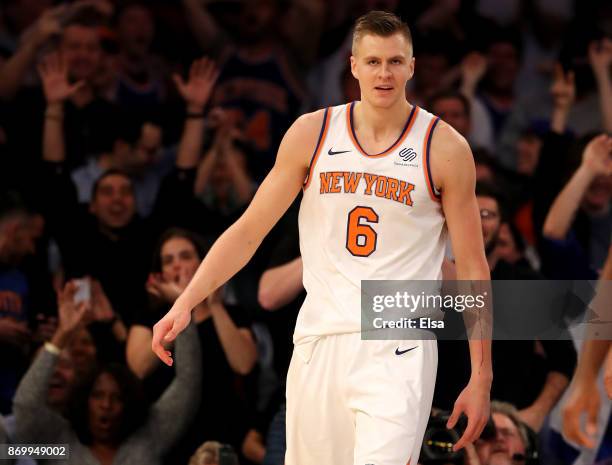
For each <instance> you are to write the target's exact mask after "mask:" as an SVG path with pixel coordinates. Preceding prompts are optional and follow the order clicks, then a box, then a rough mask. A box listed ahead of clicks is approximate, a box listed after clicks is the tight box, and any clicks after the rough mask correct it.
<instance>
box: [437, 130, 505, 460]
mask: <svg viewBox="0 0 612 465" xmlns="http://www.w3.org/2000/svg"><path fill="white" fill-rule="evenodd" d="M430 161H431V166H432V176H433V181H434V183H435V184H436V186H437V187H438V188H439V189H440V190H441V192H442V199H441V201H442V208H443V210H444V215H445V217H446V223H447V226H448V230H449V233H450V237H451V242H452V246H453V253H454V255H455V261H456V272H457V279H458V280H460V281H462V282H465V281H471V282H472V285H471V286H469V289H466V291H467V292H478V293H481V292H483V290H484V289H483V286H484V287H487V283H489V281H490V278H491V276H490V272H489V266H488V264H487V260H486V257H485V253H484V250H485V249H484V244H483V239H482V229H481V225H480V213H479V210H478V204H477V202H476V194H475V187H476V170H475V167H474V158H473V156H472V152H471V150H470V147H469V146H468V144H467V142H466V140H465V139H464V138H463V137H462V136H461V135H459V134H458V133H457V132H456V131H455V130H454V129H453V128H451V127H450V126H449V125H447V124H445V123H444V122H443V121H440V122H439V123H438V126H437V128H436V129H435V131H434V135H433V138H432V142H431V160H430ZM461 287H465V286H460V288H461ZM488 295H489V296H490V292H489V294H488ZM464 319H465V320H466V324H467V325H468V326H469V328H468V332H469V333H470V334H469V336H470V338H469V339H470V340H469V347H470V359H471V367H472V374H471V377H470V381H469V383H468V385H467V387H466V388H465V389H464V390H463V392H462V393H461V394H460V395H459V398H458V399H457V401H456V402H455V408H454V410H453V413H452V415H451V418H450V419H449V427H452V426H454V424H455V422H456V421H457V419H458V418H459V415H460V414H461V413H462V412H465V414H466V415H467V417H468V420H469V421H468V427H467V428H466V431H465V433H464V434H463V436H462V437H461V439H460V440H459V441H458V442H457V444H455V450H458V449H460V448H461V447H463V446H464V445H465V444H466V443H468V442H473V441H474V440H476V439H478V437H479V436H480V433H481V432H482V430H483V428H484V426H485V424H486V422H487V420H488V418H489V396H490V390H491V382H492V380H493V373H492V367H491V340H490V338H491V331H490V329H491V314H490V308H489V309H487V310H486V311H485V309H482V310H475V314H474V315H469V314H465V312H464ZM480 319H483V320H484V323H485V324H484V325H480V324H476V322H477V321H480ZM475 329H477V330H479V331H480V330H482V329H485V330H484V332H482V333H480V334H475V332H474V330H475Z"/></svg>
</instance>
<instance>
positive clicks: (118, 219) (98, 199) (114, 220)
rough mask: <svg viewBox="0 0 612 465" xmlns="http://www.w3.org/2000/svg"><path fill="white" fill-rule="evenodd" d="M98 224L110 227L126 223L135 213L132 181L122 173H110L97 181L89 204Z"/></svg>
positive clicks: (117, 226)
mask: <svg viewBox="0 0 612 465" xmlns="http://www.w3.org/2000/svg"><path fill="white" fill-rule="evenodd" d="M89 210H90V212H91V213H92V214H93V215H94V216H95V217H96V218H97V219H98V221H99V222H100V224H101V225H102V226H104V227H108V228H111V229H118V228H123V227H125V226H127V225H128V223H129V222H130V221H132V219H133V218H134V214H135V213H136V200H135V198H134V190H133V186H132V181H131V180H130V179H129V178H128V177H126V176H124V175H122V174H111V175H109V176H106V177H105V178H103V179H102V180H101V181H100V182H99V183H98V189H97V190H96V192H95V194H94V197H93V199H92V201H91V204H90V205H89Z"/></svg>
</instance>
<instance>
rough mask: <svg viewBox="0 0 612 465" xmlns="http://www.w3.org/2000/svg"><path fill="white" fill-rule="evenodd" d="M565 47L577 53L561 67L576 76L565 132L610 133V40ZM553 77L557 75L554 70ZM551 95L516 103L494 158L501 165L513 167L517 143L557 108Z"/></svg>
mask: <svg viewBox="0 0 612 465" xmlns="http://www.w3.org/2000/svg"><path fill="white" fill-rule="evenodd" d="M599 19H601V18H597V19H595V18H594V19H593V21H596V20H599ZM577 33H582V32H577ZM589 35H591V33H589ZM568 46H570V47H571V48H575V49H578V50H579V51H578V52H575V53H574V54H573V56H571V57H570V58H569V60H570V64H569V65H567V64H565V65H564V68H565V70H566V72H567V73H569V72H571V73H573V75H574V76H575V77H573V78H571V79H572V81H574V80H575V90H574V95H573V96H572V102H573V103H572V104H571V112H570V111H568V112H567V116H566V129H567V130H568V131H569V132H571V133H572V134H575V135H576V136H578V137H582V136H584V135H586V134H589V133H592V132H601V131H602V129H603V130H604V131H605V132H607V133H610V132H612V80H611V76H610V63H612V41H611V40H610V39H609V38H607V39H606V38H604V39H601V40H594V41H591V42H590V43H589V44H588V45H586V44H585V45H584V46H579V45H578V43H577V42H576V41H570V42H568ZM566 60H567V59H566ZM555 74H558V72H557V71H555ZM553 77H554V80H556V79H557V77H556V76H553ZM572 83H573V82H572ZM551 96H552V98H553V100H552V101H551ZM551 96H549V95H540V96H539V98H536V97H535V96H532V97H531V98H529V99H525V100H522V101H519V102H517V103H516V105H515V107H514V108H513V110H512V114H511V115H510V116H509V118H508V121H507V122H506V125H505V127H504V129H503V132H502V133H501V134H500V136H499V141H498V144H497V147H498V150H497V156H498V158H499V160H500V162H501V163H502V164H503V165H504V166H507V167H509V168H515V167H516V141H517V139H518V138H519V136H520V135H521V134H522V133H523V132H524V131H525V129H527V128H529V127H533V126H543V125H545V124H546V123H547V122H548V119H549V118H550V114H551V106H553V104H554V106H555V107H557V106H558V102H557V101H556V100H557V96H556V91H555V90H554V89H553V91H552V95H551ZM574 100H575V101H574ZM568 110H569V109H568ZM550 124H551V126H552V125H553V124H554V121H550Z"/></svg>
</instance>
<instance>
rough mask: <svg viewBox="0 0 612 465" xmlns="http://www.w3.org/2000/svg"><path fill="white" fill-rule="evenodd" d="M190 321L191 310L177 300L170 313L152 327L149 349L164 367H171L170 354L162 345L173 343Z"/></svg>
mask: <svg viewBox="0 0 612 465" xmlns="http://www.w3.org/2000/svg"><path fill="white" fill-rule="evenodd" d="M190 321H191V309H190V308H188V307H186V306H184V304H182V302H181V300H180V299H177V301H176V302H175V303H174V305H173V306H172V308H171V309H170V311H169V312H168V313H166V315H165V316H164V317H163V318H162V319H161V320H159V321H158V322H157V323H156V324H155V326H153V340H152V342H151V349H152V350H153V352H154V353H155V355H157V356H158V357H159V358H160V360H161V361H162V362H164V363H165V364H166V365H168V366H172V363H173V361H172V353H171V352H170V351H169V350H166V348H165V347H164V346H163V344H164V343H170V342H172V341H174V339H176V337H177V336H178V335H179V334H180V333H181V331H183V330H184V329H185V328H186V327H187V325H188V324H189V322H190Z"/></svg>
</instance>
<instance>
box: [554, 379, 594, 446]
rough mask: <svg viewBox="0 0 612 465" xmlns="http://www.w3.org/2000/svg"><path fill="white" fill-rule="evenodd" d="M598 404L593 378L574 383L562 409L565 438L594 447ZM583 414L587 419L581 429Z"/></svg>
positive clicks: (581, 444)
mask: <svg viewBox="0 0 612 465" xmlns="http://www.w3.org/2000/svg"><path fill="white" fill-rule="evenodd" d="M599 405H600V398H599V389H597V383H596V381H595V380H594V379H593V380H590V381H587V380H583V381H581V382H579V383H576V384H575V385H574V387H573V388H572V390H571V393H570V395H569V397H568V399H567V402H566V403H565V406H564V407H563V411H562V416H563V436H564V437H565V439H567V440H569V441H571V442H573V443H576V444H578V445H580V446H582V447H588V448H589V449H592V448H594V447H595V434H596V433H597V415H598V413H599ZM585 414H586V417H587V419H586V424H585V431H583V430H582V428H581V426H580V425H581V420H582V416H583V415H585Z"/></svg>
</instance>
